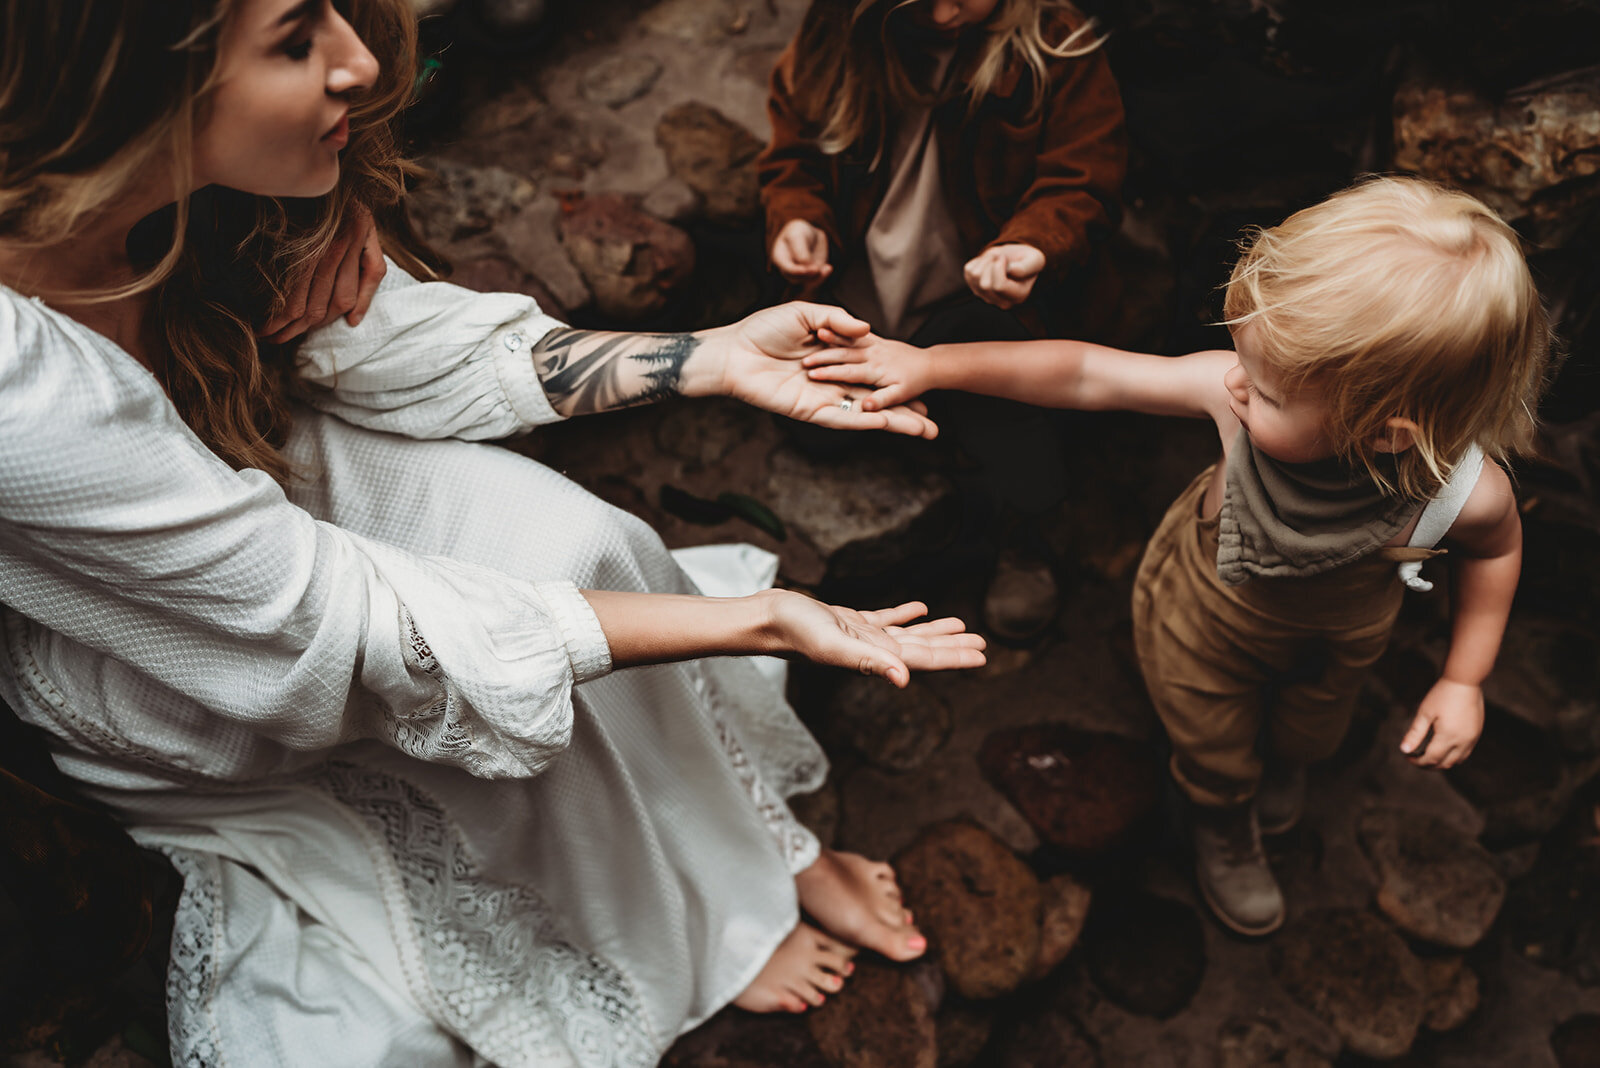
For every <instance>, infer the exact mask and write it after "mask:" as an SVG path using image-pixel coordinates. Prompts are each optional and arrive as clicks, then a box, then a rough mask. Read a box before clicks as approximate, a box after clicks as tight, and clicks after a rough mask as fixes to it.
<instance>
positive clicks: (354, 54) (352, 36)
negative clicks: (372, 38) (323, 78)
mask: <svg viewBox="0 0 1600 1068" xmlns="http://www.w3.org/2000/svg"><path fill="white" fill-rule="evenodd" d="M332 17H333V19H334V20H335V21H334V34H335V38H334V40H335V43H334V46H333V53H334V55H335V57H336V59H335V62H334V63H333V64H332V65H330V66H329V68H328V92H330V93H335V94H337V93H348V92H351V91H353V90H357V89H370V88H371V87H372V84H373V83H374V82H376V81H377V80H378V60H377V58H376V57H375V56H374V55H373V54H372V53H371V52H370V51H369V50H368V49H367V46H366V44H365V43H364V42H363V41H362V40H361V36H360V35H359V34H357V33H356V31H355V27H354V26H351V25H350V23H348V22H347V21H345V18H344V16H343V15H341V14H339V12H338V11H334V12H333V15H332Z"/></svg>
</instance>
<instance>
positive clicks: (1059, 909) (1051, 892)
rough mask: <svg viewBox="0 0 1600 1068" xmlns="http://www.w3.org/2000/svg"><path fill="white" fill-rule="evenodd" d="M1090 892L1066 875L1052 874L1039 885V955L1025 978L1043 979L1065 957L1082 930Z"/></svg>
mask: <svg viewBox="0 0 1600 1068" xmlns="http://www.w3.org/2000/svg"><path fill="white" fill-rule="evenodd" d="M1093 896H1094V895H1093V893H1092V892H1091V891H1090V890H1089V888H1088V887H1087V886H1085V885H1084V884H1083V883H1080V882H1079V881H1078V880H1076V879H1074V878H1073V877H1072V876H1070V875H1066V874H1062V875H1054V876H1051V877H1050V878H1049V879H1046V880H1045V882H1044V885H1043V887H1042V888H1041V899H1042V902H1043V910H1042V912H1041V914H1040V932H1039V959H1038V961H1037V962H1036V963H1035V964H1034V966H1033V974H1032V975H1031V976H1029V978H1031V979H1043V978H1044V977H1045V976H1046V975H1049V974H1050V972H1051V971H1053V970H1054V969H1055V967H1056V965H1058V964H1060V963H1061V962H1062V961H1064V960H1066V959H1067V954H1069V953H1071V952H1072V947H1074V946H1076V945H1077V944H1078V936H1079V935H1081V934H1082V933H1083V924H1084V921H1085V920H1087V919H1088V918H1089V903H1090V901H1091V899H1092V898H1093Z"/></svg>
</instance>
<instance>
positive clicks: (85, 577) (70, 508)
mask: <svg viewBox="0 0 1600 1068" xmlns="http://www.w3.org/2000/svg"><path fill="white" fill-rule="evenodd" d="M4 296H5V295H4V294H0V395H3V396H4V397H5V399H6V403H5V404H4V405H3V406H0V448H3V449H4V450H5V455H6V457H7V459H6V462H5V463H4V464H0V602H3V603H4V604H5V605H6V606H7V607H8V608H9V609H11V610H14V611H15V612H17V613H20V614H21V615H22V616H25V617H27V618H28V619H31V620H33V621H34V622H35V623H37V624H39V625H41V626H43V627H44V628H47V629H48V630H50V631H53V632H55V633H57V634H60V635H64V636H65V637H67V638H69V639H72V640H73V641H75V642H77V643H78V644H80V645H82V646H85V647H87V648H88V649H90V650H93V651H94V652H97V653H99V654H101V655H103V656H105V657H109V658H114V659H115V660H118V661H121V662H122V663H124V664H127V665H129V666H131V667H133V668H135V669H136V670H137V671H139V672H140V673H142V674H144V675H146V676H148V677H150V678H152V679H154V680H155V681H157V682H159V683H160V684H162V685H163V686H165V687H166V688H168V689H169V690H171V691H175V692H176V693H178V694H181V695H183V696H185V697H187V698H189V699H190V700H192V701H193V702H196V703H197V704H199V705H200V706H202V707H204V708H205V709H208V710H210V712H211V713H213V714H215V715H217V716H221V717H224V718H225V719H226V720H228V721H231V722H232V723H234V724H237V725H241V726H243V727H245V728H246V729H247V730H248V731H250V732H251V733H253V734H255V735H258V736H261V737H265V738H268V739H271V740H273V741H275V742H277V743H279V744H281V745H283V746H286V747H289V748H291V749H298V750H315V749H321V748H326V747H329V746H332V745H336V744H339V743H341V742H346V741H351V740H355V739H363V738H371V739H378V740H382V741H386V742H388V743H389V744H392V745H394V746H397V747H398V748H400V749H402V750H404V751H406V752H408V753H410V754H412V755H414V756H417V757H420V758H422V759H427V760H432V761H438V762H443V763H448V764H454V765H457V766H459V767H462V768H465V769H466V770H467V771H469V772H471V773H473V774H476V775H480V776H484V777H490V778H497V777H514V776H527V775H531V774H534V773H536V772H538V771H539V770H540V769H541V768H543V767H544V766H545V764H546V763H547V762H548V761H549V760H550V758H551V757H552V756H553V755H554V754H555V753H556V752H558V751H559V750H561V749H562V748H564V747H565V746H566V745H567V743H568V741H569V739H570V735H571V727H572V687H573V685H574V684H575V683H578V682H582V681H584V680H585V679H587V678H590V677H593V676H596V675H599V674H602V673H604V672H605V671H608V670H609V669H610V655H609V650H608V648H607V646H606V642H605V637H604V634H603V632H602V631H601V630H600V626H599V622H598V621H597V620H596V618H595V616H594V613H593V612H592V611H591V610H590V609H589V607H588V603H587V601H586V600H585V599H584V598H583V596H582V595H581V594H580V593H579V592H578V590H577V589H576V588H575V587H574V586H573V585H572V584H571V583H568V582H543V583H529V582H523V581H519V580H517V579H514V578H512V577H510V576H507V575H504V574H501V573H499V572H495V571H491V570H487V569H484V568H479V567H473V566H468V565H466V564H461V563H457V562H454V561H450V560H445V559H441V558H432V557H430V558H420V557H416V556H413V555H410V554H408V553H405V552H402V551H400V550H398V549H395V548H393V547H390V546H386V545H382V544H379V543H376V542H372V541H368V540H366V539H363V538H361V537H359V536H357V535H355V534H352V533H350V532H348V531H346V530H343V529H341V528H339V527H336V526H333V525H331V524H328V523H324V522H319V521H317V520H315V519H314V518H312V516H311V515H310V514H309V513H307V512H305V511H304V510H302V509H300V508H298V507H296V506H295V505H293V504H291V503H290V502H289V501H288V500H287V499H286V498H285V496H284V494H283V491H282V490H281V489H280V488H279V486H278V485H277V484H276V483H275V482H273V481H272V479H270V478H269V477H268V476H267V475H265V474H264V473H263V472H261V471H257V470H244V471H234V470H232V469H231V468H229V467H228V466H227V465H226V464H225V463H223V462H222V461H221V460H219V459H218V458H217V457H216V456H215V455H214V454H212V453H211V452H210V451H209V450H208V449H206V448H205V446H204V445H203V444H202V443H201V442H200V441H199V439H197V438H196V437H195V436H194V435H193V434H192V433H191V432H190V431H189V430H188V428H187V427H186V426H185V425H184V424H183V423H182V421H181V420H180V419H179V418H178V415H177V413H176V411H175V410H174V409H173V408H172V406H171V404H170V403H169V402H168V401H167V398H166V396H165V394H164V393H163V392H162V390H161V388H160V386H159V385H158V384H157V383H156V382H155V380H154V379H153V378H152V377H151V376H150V375H149V374H147V373H146V372H145V371H144V369H143V368H142V367H140V366H138V365H137V364H136V363H135V362H134V361H133V360H132V358H131V357H129V356H127V355H126V354H125V353H122V352H121V351H120V350H115V349H114V348H112V347H111V346H110V344H109V343H107V342H103V340H102V341H100V342H99V343H95V342H92V341H91V340H90V339H89V337H88V335H87V333H86V332H84V331H81V330H78V329H73V327H74V325H75V324H70V323H67V322H64V321H61V320H59V319H58V318H57V317H55V316H46V315H45V314H43V310H42V309H39V310H37V311H35V310H34V309H30V308H28V307H27V306H26V305H25V304H23V303H21V302H14V301H9V300H6V299H3V298H4ZM20 318H27V319H29V320H30V322H28V323H24V324H22V325H21V326H20V327H19V324H18V319H20ZM13 339H16V344H11V342H12V340H13ZM14 666H15V665H14ZM135 711H136V710H135ZM110 714H112V715H115V714H117V712H116V710H112V711H111V713H110Z"/></svg>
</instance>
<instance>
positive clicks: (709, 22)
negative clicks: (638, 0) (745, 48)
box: [639, 0, 751, 45]
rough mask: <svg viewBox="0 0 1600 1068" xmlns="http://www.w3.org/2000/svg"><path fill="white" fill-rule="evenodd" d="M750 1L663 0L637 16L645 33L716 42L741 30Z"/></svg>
mask: <svg viewBox="0 0 1600 1068" xmlns="http://www.w3.org/2000/svg"><path fill="white" fill-rule="evenodd" d="M749 2H751V0H662V2H661V3H659V4H657V5H656V6H655V7H653V8H651V9H649V10H648V11H646V12H645V13H644V14H642V15H640V16H639V25H640V26H641V27H643V28H644V29H645V30H646V31H647V32H649V33H654V34H658V35H660V36H663V37H675V38H677V39H678V40H680V41H688V42H690V43H692V44H703V45H704V44H708V45H717V44H719V43H721V42H722V41H723V40H725V39H726V38H728V37H729V36H731V35H734V34H739V33H743V32H744V30H745V28H746V27H747V26H748V24H749V21H750V12H749V7H748V3H749Z"/></svg>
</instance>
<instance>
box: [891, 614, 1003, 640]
mask: <svg viewBox="0 0 1600 1068" xmlns="http://www.w3.org/2000/svg"><path fill="white" fill-rule="evenodd" d="M966 632H967V624H966V622H965V621H963V620H960V619H957V618H956V617H955V616H945V617H944V618H942V619H927V620H923V621H922V622H921V623H913V624H911V626H909V627H905V628H903V630H902V633H904V634H916V635H921V636H924V637H930V636H933V635H938V634H965V633H966ZM971 637H973V638H976V639H978V641H979V642H982V641H983V636H982V635H980V634H973V635H971Z"/></svg>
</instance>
